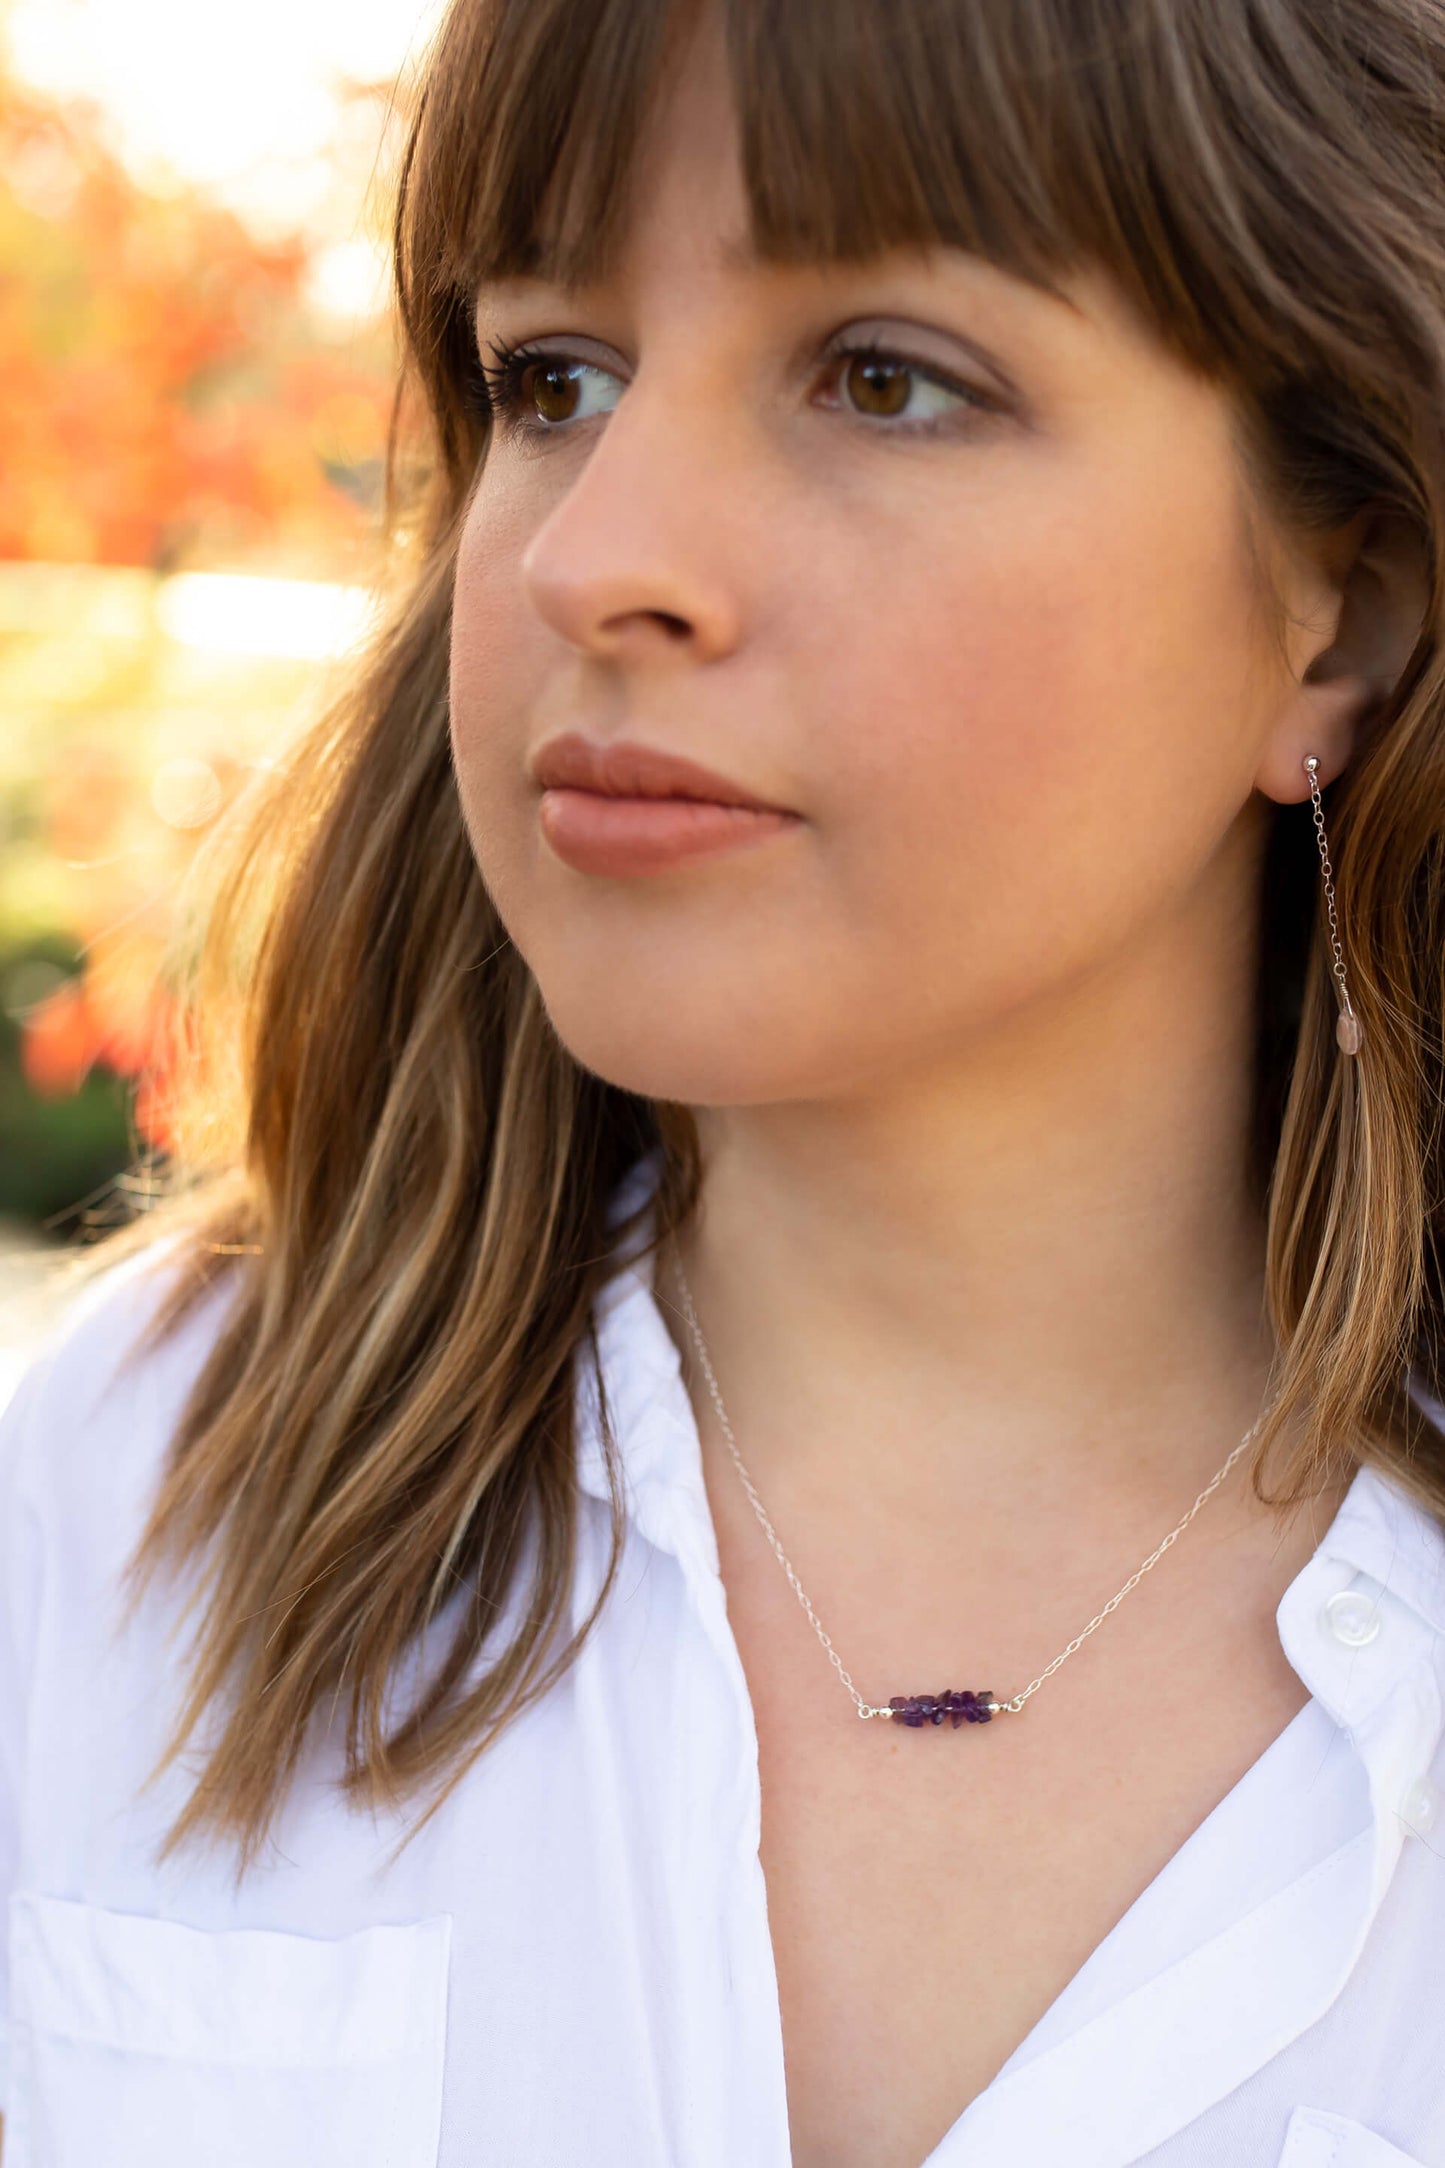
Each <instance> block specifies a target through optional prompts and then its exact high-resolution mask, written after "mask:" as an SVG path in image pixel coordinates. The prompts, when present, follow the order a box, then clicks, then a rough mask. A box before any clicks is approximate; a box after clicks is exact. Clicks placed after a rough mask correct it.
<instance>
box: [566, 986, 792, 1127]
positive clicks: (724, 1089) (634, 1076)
mask: <svg viewBox="0 0 1445 2168" xmlns="http://www.w3.org/2000/svg"><path fill="white" fill-rule="evenodd" d="M541 991H542V1002H543V1006H544V1008H545V1009H546V1011H547V1015H548V1018H549V1020H550V1022H551V1024H552V1028H553V1030H554V1031H555V1032H556V1034H557V1036H558V1038H559V1039H560V1040H561V1042H562V1044H563V1045H564V1046H565V1047H566V1049H567V1051H568V1053H569V1054H570V1055H571V1056H572V1058H573V1060H574V1061H575V1062H577V1063H579V1064H580V1065H581V1067H582V1068H584V1069H587V1070H590V1071H591V1073H592V1074H593V1075H594V1076H598V1077H601V1079H602V1080H603V1082H604V1083H607V1084H613V1085H615V1086H616V1087H617V1088H618V1090H620V1091H628V1092H636V1093H637V1094H638V1095H639V1096H640V1097H642V1098H645V1099H668V1100H671V1101H673V1102H674V1103H675V1104H678V1105H681V1106H745V1105H759V1104H765V1103H766V1102H768V1101H769V1100H775V1099H783V1098H791V1097H793V1096H795V1095H796V1093H797V1089H798V1079H797V1078H796V1076H794V1075H792V1074H790V1068H791V1065H790V1064H789V1063H788V1061H787V1060H786V1059H785V1058H782V1059H780V1049H779V1047H778V1044H777V1038H776V1036H775V1035H774V1034H773V1032H772V1031H771V1030H770V1029H769V1027H768V1026H767V1024H766V1023H765V1022H764V1021H762V1020H758V1021H756V1022H755V1023H753V1024H745V1023H740V1021H739V1019H738V1018H737V1016H736V1015H735V1014H731V1013H730V1012H729V1009H728V1006H727V1004H726V1003H725V1002H719V1001H716V1000H713V1001H711V1002H709V1003H707V1004H705V1005H704V1008H703V1010H701V1011H700V1012H699V1013H698V1014H696V1015H693V1014H691V1013H683V1014H679V1013H678V1009H677V1005H676V1004H669V1003H668V1002H666V1001H664V1000H662V999H660V998H659V997H658V995H657V992H656V990H655V989H654V990H653V991H652V994H651V996H650V998H648V997H646V996H644V998H642V999H640V1000H639V1001H637V1002H636V1003H635V1004H632V1003H630V1002H629V1001H628V1000H627V999H625V998H616V996H617V988H616V986H615V984H614V987H613V989H612V992H613V995H614V998H613V999H612V1000H610V1001H602V1002H600V1001H599V1000H598V998H597V992H598V990H597V988H596V987H595V986H594V987H591V988H589V989H587V991H586V994H585V996H584V995H583V994H582V992H581V990H578V989H569V991H568V995H560V994H558V993H557V991H556V990H555V989H551V990H549V989H548V987H547V986H546V985H543V986H542V988H541ZM629 1010H632V1011H633V1013H631V1014H629Z"/></svg>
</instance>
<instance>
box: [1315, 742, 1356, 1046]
mask: <svg viewBox="0 0 1445 2168" xmlns="http://www.w3.org/2000/svg"><path fill="white" fill-rule="evenodd" d="M1304 768H1305V774H1306V775H1307V776H1308V777H1309V779H1310V801H1311V803H1312V805H1313V807H1314V822H1315V840H1316V842H1317V843H1318V844H1319V847H1320V870H1321V872H1322V873H1323V875H1324V881H1325V908H1326V910H1327V911H1328V912H1329V914H1330V948H1331V950H1332V952H1333V955H1334V959H1335V960H1334V965H1333V970H1334V975H1335V978H1336V979H1337V980H1338V982H1339V988H1340V998H1341V1001H1342V1002H1343V1004H1344V1011H1345V1014H1346V1016H1353V1015H1354V1013H1355V1012H1354V1010H1353V1009H1352V1008H1351V1007H1350V989H1349V988H1348V986H1346V984H1345V952H1344V950H1343V949H1342V948H1341V947H1340V929H1339V924H1338V922H1337V920H1336V918H1335V883H1334V867H1333V866H1332V865H1331V864H1330V849H1329V845H1328V843H1327V842H1326V841H1325V809H1324V801H1323V800H1322V799H1321V797H1320V786H1319V776H1318V772H1317V771H1318V769H1319V762H1318V760H1317V759H1316V758H1315V756H1314V754H1313V753H1311V754H1310V756H1309V758H1308V760H1307V761H1306V762H1305V764H1304Z"/></svg>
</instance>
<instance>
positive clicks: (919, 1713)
mask: <svg viewBox="0 0 1445 2168" xmlns="http://www.w3.org/2000/svg"><path fill="white" fill-rule="evenodd" d="M888 1706H889V1708H890V1709H891V1710H892V1711H893V1721H894V1723H895V1724H907V1725H908V1727H909V1729H910V1730H912V1731H918V1730H919V1729H920V1728H921V1727H922V1726H923V1725H924V1724H941V1723H942V1722H943V1720H944V1718H945V1717H946V1716H951V1717H952V1718H953V1728H954V1730H955V1731H957V1729H958V1727H959V1725H960V1724H986V1723H988V1721H989V1719H990V1717H992V1716H993V1715H995V1714H996V1712H997V1711H998V1710H999V1709H1000V1708H1002V1706H1003V1704H1002V1703H1001V1702H998V1701H995V1699H994V1697H993V1690H992V1688H990V1687H985V1688H984V1689H983V1691H982V1692H981V1693H976V1694H975V1693H971V1692H970V1691H969V1689H968V1688H967V1687H966V1686H964V1687H954V1686H951V1687H949V1689H948V1691H947V1692H946V1693H943V1694H895V1695H894V1696H893V1698H892V1700H891V1701H890V1702H889V1704H888Z"/></svg>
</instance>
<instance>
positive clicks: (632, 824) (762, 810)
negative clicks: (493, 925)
mask: <svg viewBox="0 0 1445 2168" xmlns="http://www.w3.org/2000/svg"><path fill="white" fill-rule="evenodd" d="M532 776H533V779H534V781H536V782H537V783H539V784H541V785H542V798H541V803H540V806H539V808H538V820H539V825H540V828H541V832H542V835H543V837H544V839H545V840H546V842H547V843H548V844H549V846H550V847H551V849H552V851H553V852H554V853H555V855H556V856H557V857H558V858H560V859H561V860H562V861H563V862H564V864H566V865H569V866H571V867H573V868H574V869H575V870H576V871H577V872H579V873H590V874H598V875H602V876H604V877H606V878H610V879H614V880H625V879H629V878H631V877H633V876H635V875H639V874H655V873H665V872H668V871H671V870H673V869H675V868H678V867H680V866H683V865H687V864H690V863H692V862H693V861H695V860H698V859H703V858H715V857H717V856H718V855H719V854H721V853H723V852H732V851H736V850H738V849H740V848H741V847H743V846H745V845H750V844H757V843H761V842H764V841H765V840H766V839H767V838H768V837H770V836H776V835H780V834H784V833H786V832H788V831H790V830H796V829H798V828H800V827H801V826H802V825H803V824H802V821H801V819H800V816H799V815H798V814H796V813H793V812H792V811H790V810H789V809H788V808H787V807H784V806H775V805H769V804H768V803H767V802H766V800H765V799H762V798H759V797H757V796H756V795H755V794H754V793H753V792H752V791H748V790H744V789H743V788H742V786H741V785H740V784H738V783H734V782H733V781H732V780H731V778H730V777H728V776H725V775H718V774H717V773H716V772H715V771H714V770H713V769H711V768H704V767H701V766H700V765H699V764H698V762H697V761H695V760H687V759H685V758H684V757H683V756H682V755H681V754H677V753H663V752H659V751H658V750H657V749H656V748H655V747H652V746H646V745H629V744H626V743H621V744H615V745H595V744H594V743H593V742H592V741H591V740H590V739H589V738H584V737H582V736H581V735H580V734H579V733H578V732H576V731H571V732H569V733H567V734H566V735H565V736H563V737H560V738H551V739H549V740H548V742H547V743H546V744H545V745H544V746H543V747H542V748H541V749H540V751H539V752H538V753H537V755H536V756H535V758H534V759H533V761H532Z"/></svg>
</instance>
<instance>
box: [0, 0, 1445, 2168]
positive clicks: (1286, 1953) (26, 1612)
mask: <svg viewBox="0 0 1445 2168" xmlns="http://www.w3.org/2000/svg"><path fill="white" fill-rule="evenodd" d="M1442 142H1445V11H1442V10H1441V9H1440V8H1439V7H1438V6H1437V5H1436V4H1434V0H1335V4H1333V5H1332V6H1330V7H1329V8H1325V9H1322V8H1320V7H1319V6H1318V5H1317V0H1010V4H1009V5H1008V6H1006V7H1005V6H1001V5H1000V6H995V5H992V4H983V5H980V4H978V0H888V4H887V5H886V6H885V5H883V4H881V0H844V4H842V5H840V4H839V0H790V4H789V5H788V6H787V7H786V8H775V7H771V6H768V5H766V4H765V0H726V4H725V5H721V6H716V7H713V6H708V7H701V8H696V9H683V8H680V7H669V6H667V5H665V4H664V0H455V4H454V5H453V7H452V9H451V12H450V14H449V16H448V18H447V20H446V23H445V25H444V27H443V29H442V31H441V33H440V36H439V38H438V41H437V43H436V46H435V48H434V50H433V52H432V54H431V56H430V60H429V63H428V67H427V71H426V77H425V83H424V95H423V97H422V100H421V102H420V106H419V110H418V117H417V121H416V125H415V128H414V132H413V135H412V139H411V144H410V149H409V154H408V159H407V164H406V171H405V178H404V184H403V189H402V194H401V201H400V207H399V212H398V225H397V242H398V246H397V264H398V277H399V292H400V304H401V312H402V317H403V321H404V325H405V329H406V336H407V352H408V369H409V381H410V382H411V383H412V384H414V385H415V386H416V387H418V388H419V389H420V391H421V392H422V393H423V394H424V404H425V412H426V419H427V426H428V427H429V429H430V443H431V446H432V456H431V459H430V463H429V464H427V465H425V466H424V467H423V468H422V470H421V471H420V474H419V478H418V482H417V490H416V494H415V495H414V496H413V498H412V499H411V500H410V503H409V505H408V506H406V507H405V508H404V509H403V512H402V516H401V517H400V518H399V521H398V530H399V531H398V556H399V561H400V563H401V566H402V568H403V577H402V581H401V589H402V591H401V593H400V595H399V599H398V601H397V603H396V606H395V609H394V612H393V615H392V617H391V619H390V621H389V624H388V626H387V629H386V630H385V631H384V633H382V634H380V635H378V637H377V639H376V640H375V642H374V644H373V646H372V649H371V650H370V652H369V654H368V656H367V658H366V660H365V665H364V668H363V669H362V670H361V671H360V672H359V674H358V677H357V680H356V683H355V685H354V686H353V687H352V689H351V691H350V692H349V694H348V696H347V698H346V699H345V700H343V701H341V702H340V703H339V704H338V705H337V707H336V708H335V710H334V711H333V713H332V714H331V715H330V716H329V717H328V719H327V722H326V724H325V725H324V727H322V728H321V729H320V730H319V731H318V732H317V733H316V734H315V735H314V736H313V737H312V738H310V739H309V740H307V741H306V742H305V743H304V744H302V745H301V746H300V747H299V748H298V749H297V750H296V752H295V754H294V756H293V757H292V758H291V759H290V760H289V761H288V763H287V764H286V765H285V767H284V769H283V770H281V771H279V772H278V773H277V774H276V775H275V776H274V777H273V778H272V779H271V780H270V781H269V782H268V784H267V786H266V790H265V794H264V796H263V797H259V798H257V799H256V800H254V801H253V802H252V803H251V804H249V805H248V807H247V808H246V809H245V812H244V818H243V820H242V822H241V823H240V826H239V828H238V831H237V833H236V835H235V838H234V841H233V846H232V849H231V853H230V856H229V857H228V859H227V861H226V864H225V867H224V869H223V872H224V877H223V879H222V880H221V882H220V885H219V887H218V892H217V900H216V903H215V906H214V909H213V911H212V913H211V917H210V921H209V925H208V929H207V934H206V942H205V945H204V947H203V949H202V952H201V955H200V959H199V964H198V968H197V971H196V975H195V989H194V991H195V994H196V999H197V1003H198V1013H199V1015H200V1017H201V1020H202V1026H203V1027H204V1029H205V1031H206V1032H207V1033H208V1034H209V1035H208V1036H204V1037H202V1039H201V1040H200V1041H199V1042H198V1043H196V1044H194V1045H193V1046H192V1050H191V1053H190V1055H189V1062H188V1067H187V1068H186V1071H185V1075H184V1078H183V1082H184V1084H185V1086H186V1090H187V1094H188V1097H187V1101H186V1104H185V1105H184V1106H183V1107H182V1109H181V1116H182V1120H183V1127H182V1132H181V1133H182V1137H183V1141H184V1149H183V1150H182V1152H181V1153H180V1155H179V1157H178V1160H177V1163H176V1171H175V1174H174V1179H173V1184H172V1191H173V1193H172V1194H171V1195H170V1196H169V1197H168V1198H167V1199H166V1200H165V1201H164V1202H163V1203H162V1204H161V1205H159V1206H158V1208H157V1210H156V1211H155V1212H154V1213H153V1214H151V1215H149V1216H148V1220H147V1223H146V1224H145V1225H144V1227H142V1228H138V1229H132V1230H131V1231H130V1232H129V1233H128V1234H127V1235H126V1236H125V1238H124V1239H122V1240H113V1241H110V1242H107V1243H106V1244H104V1245H102V1246H101V1248H100V1250H99V1252H98V1253H97V1257H96V1258H95V1259H92V1260H89V1261H88V1262H89V1263H90V1265H91V1267H92V1269H93V1268H94V1266H95V1264H96V1263H99V1264H101V1265H104V1266H105V1267H106V1268H107V1269H106V1270H105V1272H104V1273H103V1275H102V1276H100V1277H99V1278H97V1279H96V1281H95V1284H94V1285H92V1286H90V1287H89V1288H87V1289H86V1291H85V1292H84V1294H83V1295H82V1296H81V1298H80V1299H79V1300H78V1301H77V1302H76V1303H75V1304H74V1306H73V1307H72V1310H71V1312H70V1314H69V1316H68V1317H67V1319H66V1321H65V1323H64V1325H63V1327H62V1328H61V1330H60V1331H59V1332H58V1333H57V1334H56V1335H55V1336H54V1337H53V1338H52V1341H51V1343H50V1344H49V1346H48V1347H47V1349H46V1350H45V1351H44V1353H43V1354H42V1355H41V1356H39V1357H38V1358H37V1360H36V1362H35V1363H34V1365H33V1366H32V1369H31V1371H30V1373H29V1374H28V1376H27V1378H26V1379H25V1381H24V1383H23V1384H22V1387H21V1389H20V1391H19V1393H18V1395H17V1397H16V1400H15V1402H14V1404H13V1405H12V1407H11V1409H10V1411H9V1412H8V1414H7V1417H6V1420H5V1425H4V1431H3V1441H4V1452H3V1456H0V1458H3V1466H4V1471H5V1473H4V1484H5V1490H4V1508H3V1511H4V1522H3V1525H4V1533H5V1543H6V1566H5V1579H4V1595H5V1616H6V1627H5V1635H4V1639H3V1643H0V1712H3V1714H0V1741H3V1746H0V1756H3V1759H0V1771H3V1789H0V1801H3V1811H0V1858H3V1860H4V1864H5V1870H6V1871H5V1880H6V1884H7V1886H8V1887H9V1888H10V1889H11V1890H12V1892H13V1894H12V1896H11V1901H10V1938H9V1974H10V1980H9V1998H10V2026H9V2039H10V2063H11V2067H10V2075H9V2080H8V2086H7V2090H6V2093H5V2096H4V2097H5V2104H6V2107H7V2113H8V2119H9V2131H8V2135H7V2144H8V2147H9V2148H10V2153H8V2154H7V2160H6V2168H15V2163H16V2162H17V2161H18V2163H19V2164H20V2168H36V2164H39V2163H44V2164H46V2168H78V2164H80V2163H82V2162H84V2163H86V2164H87V2168H89V2164H91V2163H93V2162H95V2161H98V2160H102V2159H103V2160H105V2161H106V2162H107V2164H108V2168H132V2164H135V2168H138V2164H140V2163H142V2162H144V2163H145V2168H170V2164H172V2163H180V2162H181V2161H185V2162H187V2163H190V2162H193V2161H196V2160H205V2161H206V2162H208V2163H212V2162H218V2163H219V2162H224V2163H232V2162H234V2163H240V2162H246V2163H248V2164H252V2163H255V2162H257V2161H261V2160H265V2161H267V2162H268V2163H271V2164H272V2168H275V2164H279V2163H291V2162H295V2163H297V2164H300V2163H302V2162H305V2163H307V2164H308V2168H312V2164H317V2163H323V2162H325V2163H331V2162H335V2163H337V2164H341V2163H343V2162H344V2163H346V2164H347V2168H377V2164H381V2163H386V2164H389V2168H390V2164H402V2163H405V2164H407V2168H411V2164H420V2163H423V2162H426V2163H431V2162H434V2161H439V2162H442V2163H445V2164H447V2168H461V2164H463V2163H469V2162H484V2161H485V2162H495V2163H498V2164H502V2163H505V2164H507V2168H540V2164H547V2168H552V2164H557V2168H561V2164H567V2168H574V2164H584V2163H585V2164H587V2168H673V2164H682V2168H784V2164H786V2163H788V2162H789V2161H791V2162H793V2163H796V2164H799V2168H821V2164H824V2163H826V2164H827V2168H865V2164H866V2168H919V2164H920V2163H922V2162H923V2161H924V2160H925V2159H926V2160H927V2161H928V2162H929V2164H930V2168H1020V2164H1025V2168H1032V2164H1039V2168H1043V2164H1049V2168H1053V2164H1056V2163H1060V2162H1064V2161H1067V2162H1069V2163H1070V2164H1071V2168H1082V2164H1090V2168H1115V2164H1118V2163H1122V2162H1125V2161H1134V2160H1144V2159H1147V2160H1149V2161H1150V2162H1157V2163H1158V2164H1160V2168H1204V2164H1205V2163H1218V2162H1223V2161H1227V2162H1229V2163H1230V2164H1231V2168H1275V2164H1276V2163H1282V2164H1285V2168H1322V2164H1324V2163H1326V2162H1329V2163H1333V2164H1334V2168H1384V2164H1388V2163H1394V2164H1397V2168H1398V2164H1400V2163H1405V2164H1407V2168H1408V2164H1409V2163H1410V2162H1416V2163H1423V2164H1426V2168H1429V2164H1432V2163H1433V2164H1436V2168H1439V2164H1442V2163H1445V2076H1442V2071H1445V2060H1442V2057H1441V2052H1440V2017H1441V1972H1440V1957H1439V1952H1440V1950H1441V1949H1442V1947H1445V1932H1442V1930H1445V1875H1442V1871H1441V1856H1442V1850H1445V1815H1442V1814H1441V1812H1440V1802H1441V1792H1440V1789H1439V1786H1440V1782H1441V1779H1442V1775H1445V1757H1442V1728H1445V1719H1442V1698H1441V1679H1442V1672H1441V1657H1440V1653H1439V1652H1440V1648H1441V1639H1442V1635H1445V1532H1442V1529H1445V1442H1442V1436H1441V1429H1440V1425H1441V1424H1442V1423H1445V1408H1442V1405H1441V1401H1440V1397H1439V1388H1440V1364H1441V1354H1440V1337H1441V1330H1442V1324H1445V1307H1442V1290H1441V1283H1440V1274H1439V1269H1438V1261H1437V1257H1436V1252H1435V1248H1434V1243H1433V1235H1434V1230H1435V1214H1436V1212H1437V1209H1438V1199H1439V1197H1440V1195H1441V1190H1442V1174H1445V1167H1442V1155H1441V1146H1440V1125H1439V1120H1438V1110H1439V1105H1440V1096H1441V1084H1442V1074H1441V1071H1442V1063H1441V1000H1442V974H1441V968H1440V962H1441V956H1442V953H1445V901H1442V897H1445V889H1442V878H1441V877H1442V871H1445V686H1442V675H1441V663H1440V650H1439V642H1438V629H1439V623H1440V616H1441V592H1440V578H1439V562H1440V549H1439V541H1440V534H1441V524H1442V518H1445V447H1442V442H1441V416H1442V412H1445V408H1442V358H1445V163H1442V154H1441V144H1442ZM689 764H690V765H689ZM679 798H682V799H690V800H692V801H693V802H692V803H690V804H680V803H678V802H677V801H678V799H679ZM659 800H663V801H667V802H666V803H659V802H658V801H659ZM238 959H239V962H238ZM237 1002H239V1004H240V1008H241V1014H240V1016H239V1018H238V1019H237V1018H235V1017H233V1014H232V1011H233V1009H234V1007H235V1005H236V1003H237ZM236 1050H238V1051H236ZM1131 1568H1132V1569H1133V1571H1132V1572H1131V1570H1130V1569H1131ZM122 1597H124V1608H122V1601H121V1599H122ZM183 1622H184V1623H186V1624H187V1625H188V1626H189V1627H190V1629H191V1631H190V1634H189V1637H188V1639H187V1641H186V1642H185V1645H184V1646H183V1647H181V1646H179V1645H178V1643H177V1639H176V1635H177V1630H178V1628H179V1627H180V1625H181V1624H182V1623H183ZM945 1681H948V1682H951V1683H949V1684H948V1686H947V1687H946V1688H945V1684H944V1682H945ZM925 1689H927V1690H928V1691H925ZM859 1719H861V1721H860V1720H859ZM12 2156H13V2157H12Z"/></svg>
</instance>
